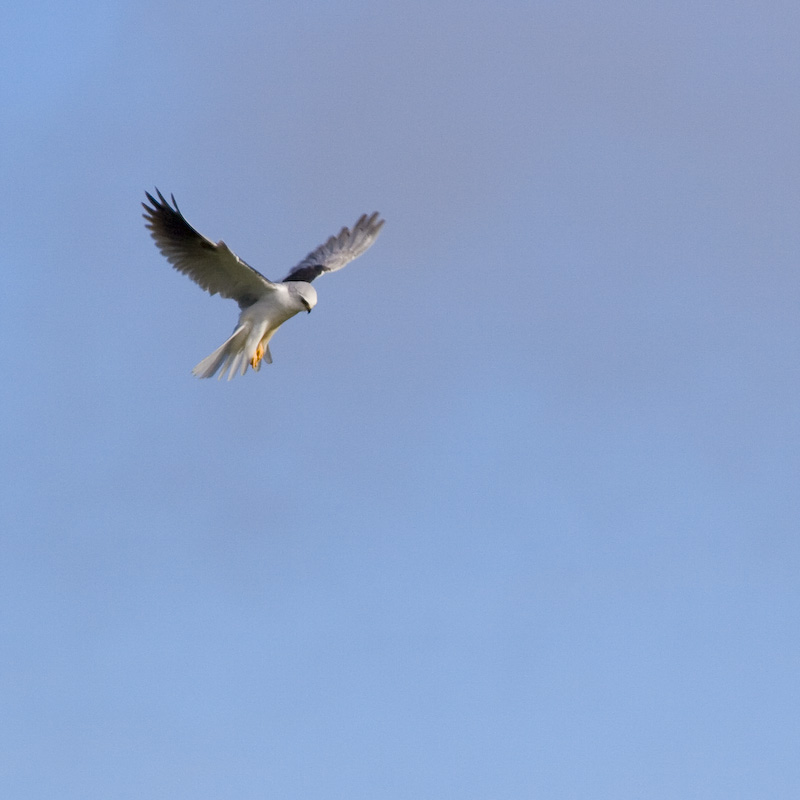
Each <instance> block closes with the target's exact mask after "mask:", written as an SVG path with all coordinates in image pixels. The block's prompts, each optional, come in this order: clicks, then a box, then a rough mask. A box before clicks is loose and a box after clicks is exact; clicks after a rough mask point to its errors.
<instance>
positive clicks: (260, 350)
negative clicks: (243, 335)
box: [250, 342, 264, 369]
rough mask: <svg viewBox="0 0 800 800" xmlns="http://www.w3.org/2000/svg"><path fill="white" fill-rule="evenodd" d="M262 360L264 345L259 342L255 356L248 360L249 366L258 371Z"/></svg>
mask: <svg viewBox="0 0 800 800" xmlns="http://www.w3.org/2000/svg"><path fill="white" fill-rule="evenodd" d="M262 358H264V345H263V344H261V342H259V343H258V347H256V354H255V355H254V356H253V357H252V358H251V359H250V366H251V367H252V368H253V369H258V365H259V364H260V363H261V359H262Z"/></svg>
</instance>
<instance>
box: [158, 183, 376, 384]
mask: <svg viewBox="0 0 800 800" xmlns="http://www.w3.org/2000/svg"><path fill="white" fill-rule="evenodd" d="M156 193H157V194H158V200H156V198H155V197H153V195H151V194H150V193H149V192H145V194H146V195H147V199H148V200H149V201H150V205H149V206H148V205H147V204H146V203H142V207H143V208H144V210H145V213H144V214H143V216H144V218H145V219H146V220H147V222H146V226H147V227H148V228H149V229H150V235H151V236H152V237H153V239H154V240H155V243H156V246H157V247H158V249H159V250H160V251H161V252H162V253H163V255H164V256H165V257H166V259H167V261H169V263H170V264H172V266H173V267H175V269H177V270H178V272H182V273H183V274H184V275H188V276H189V277H190V278H191V279H192V280H193V281H194V282H195V283H196V284H197V285H198V286H200V287H201V288H203V289H205V290H206V291H207V292H209V294H212V295H214V294H219V295H220V297H229V298H231V299H232V300H235V301H236V302H237V303H238V304H239V308H240V309H241V310H242V311H241V314H239V322H238V323H237V324H236V328H235V329H234V331H233V334H232V335H231V337H230V338H229V339H228V340H227V341H226V342H224V343H223V344H222V346H220V347H219V348H218V349H216V350H215V351H214V352H213V353H212V354H211V355H210V356H208V358H204V359H203V360H202V361H201V362H200V363H199V364H198V365H197V366H196V367H195V368H194V369H193V370H192V372H193V373H194V374H195V375H197V377H198V378H210V377H211V376H212V375H214V374H216V372H217V370H219V369H220V367H221V368H222V369H221V371H220V374H219V377H220V378H221V377H222V376H223V375H224V374H225V373H226V372H227V373H228V380H230V379H231V378H232V377H233V376H234V375H235V374H236V373H237V372H241V374H242V375H244V374H245V372H247V365H248V364H249V365H250V366H251V367H252V368H253V369H254V370H256V371H258V370H259V369H260V368H261V361H262V359H263V360H264V361H266V362H267V363H268V364H271V363H272V356H271V355H270V352H269V340H270V339H271V338H272V337H273V335H274V333H275V331H276V330H278V328H279V327H280V326H281V325H282V324H283V323H284V322H286V320H287V319H289V318H290V317H293V316H294V315H295V314H297V313H299V312H300V311H308V312H310V311H311V309H312V308H314V306H315V305H316V304H317V292H316V290H315V289H314V287H313V286H312V285H311V281H313V280H314V278H318V277H319V276H320V275H322V274H323V273H325V272H336V270H337V269H341V268H342V267H343V266H345V265H346V264H349V263H350V262H351V261H352V260H353V259H354V258H358V256H360V255H361V254H362V253H364V252H365V251H366V250H367V249H368V248H369V247H370V246H371V245H372V243H373V242H374V241H375V239H376V238H377V236H378V233H379V232H380V229H381V227H382V226H383V223H384V220H382V219H379V218H378V213H377V212H375V213H374V214H370V216H367V215H366V214H364V215H363V216H361V217H360V218H359V220H358V222H356V224H355V225H354V226H353V230H352V231H351V230H350V229H349V228H342V230H341V231H340V232H339V235H338V236H331V237H330V239H328V241H327V242H325V244H322V245H320V246H319V247H318V248H317V249H316V250H314V251H312V252H311V253H309V254H308V255H307V256H306V257H305V258H304V259H303V260H302V261H301V262H300V263H299V264H298V265H297V266H296V267H295V268H294V269H292V270H291V271H290V272H289V274H288V275H287V276H286V277H285V278H284V279H283V281H281V282H280V283H273V282H272V281H269V280H267V279H266V278H265V277H264V276H263V275H262V274H261V273H260V272H257V271H256V270H254V269H253V268H252V267H251V266H250V265H249V264H246V263H245V262H244V261H242V259H241V258H239V257H238V256H237V255H236V254H235V253H234V252H232V251H231V250H229V249H228V246H227V245H226V244H225V242H222V241H220V242H217V243H216V244H214V242H212V241H211V240H210V239H206V237H205V236H202V235H201V234H199V233H198V232H197V231H196V230H195V229H194V228H193V227H192V226H191V225H190V224H189V223H188V222H187V221H186V220H185V219H184V217H183V214H181V212H180V209H179V208H178V204H177V203H176V202H175V195H172V205H170V204H169V202H167V200H165V199H164V195H162V194H161V192H159V191H158V190H157V189H156Z"/></svg>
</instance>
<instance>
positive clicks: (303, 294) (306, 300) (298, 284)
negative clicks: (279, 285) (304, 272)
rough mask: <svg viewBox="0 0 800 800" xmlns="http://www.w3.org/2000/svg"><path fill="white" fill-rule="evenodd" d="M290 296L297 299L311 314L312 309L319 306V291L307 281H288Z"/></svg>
mask: <svg viewBox="0 0 800 800" xmlns="http://www.w3.org/2000/svg"><path fill="white" fill-rule="evenodd" d="M287 285H288V287H289V294H291V295H293V296H294V297H296V298H297V301H298V302H299V303H300V304H301V305H302V307H303V309H304V310H306V311H308V313H309V314H310V313H311V309H312V308H314V306H315V305H316V304H317V290H316V289H315V288H314V287H313V286H312V285H311V284H310V283H306V282H305V281H288V282H287Z"/></svg>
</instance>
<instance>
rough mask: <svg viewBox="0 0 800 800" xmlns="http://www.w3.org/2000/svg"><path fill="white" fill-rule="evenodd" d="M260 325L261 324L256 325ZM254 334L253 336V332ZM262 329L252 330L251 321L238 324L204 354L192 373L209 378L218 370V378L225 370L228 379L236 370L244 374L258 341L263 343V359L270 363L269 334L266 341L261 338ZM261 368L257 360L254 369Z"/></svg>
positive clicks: (262, 334)
mask: <svg viewBox="0 0 800 800" xmlns="http://www.w3.org/2000/svg"><path fill="white" fill-rule="evenodd" d="M258 327H261V326H258ZM254 333H255V334H256V335H255V336H254V335H253V334H254ZM263 336H264V331H263V330H259V331H253V325H252V323H251V322H249V321H248V322H244V323H243V324H241V325H239V326H238V327H237V328H236V330H235V331H234V332H233V333H232V334H231V336H230V337H229V338H228V339H227V341H225V342H223V344H222V345H221V346H220V347H218V348H217V349H216V350H215V351H214V352H213V353H212V354H211V355H210V356H206V358H204V359H203V360H202V361H201V362H200V363H199V364H198V365H197V366H196V367H195V368H194V369H193V370H192V373H193V374H194V375H196V376H197V377H198V378H211V377H212V376H213V375H215V374H216V373H217V370H220V373H219V379H221V378H222V376H223V375H224V374H225V373H226V372H227V373H228V380H231V378H233V376H234V375H236V373H237V372H239V373H240V374H242V375H244V374H245V372H247V367H248V365H249V364H250V362H251V361H252V359H253V357H254V356H255V354H256V348H257V347H258V344H259V342H261V343H262V344H263V345H264V357H263V358H264V361H266V362H267V364H271V363H272V355H271V354H270V352H269V340H270V339H271V338H272V337H271V336H267V337H265V338H266V341H263V340H262V337H263ZM260 368H261V362H260V361H259V362H258V363H257V364H256V366H255V370H256V371H258V370H259V369H260Z"/></svg>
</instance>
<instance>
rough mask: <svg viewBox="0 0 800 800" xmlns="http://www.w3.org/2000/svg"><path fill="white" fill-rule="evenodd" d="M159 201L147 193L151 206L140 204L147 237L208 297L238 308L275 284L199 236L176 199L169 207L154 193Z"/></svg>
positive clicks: (221, 245)
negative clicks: (217, 297)
mask: <svg viewBox="0 0 800 800" xmlns="http://www.w3.org/2000/svg"><path fill="white" fill-rule="evenodd" d="M156 193H157V194H158V200H156V198H155V197H153V195H151V194H150V193H149V192H146V193H145V194H147V199H148V200H149V201H150V204H151V205H149V206H148V205H147V204H145V203H142V207H143V208H144V210H145V213H144V214H143V215H142V216H143V217H144V218H145V220H147V222H146V223H145V224H146V226H147V227H148V228H149V229H150V235H151V236H152V237H153V239H154V240H155V243H156V246H157V247H158V249H159V250H160V251H161V252H162V253H163V254H164V256H165V257H166V259H167V261H169V263H170V264H172V266H173V267H175V269H176V270H178V272H182V273H183V274H184V275H188V276H189V277H190V278H191V279H192V280H193V281H194V282H195V283H196V284H197V285H198V286H200V287H201V288H203V289H205V290H206V291H207V292H208V293H209V294H212V295H213V294H219V295H220V296H221V297H229V298H231V299H233V300H236V302H237V303H239V306H240V307H241V308H246V307H247V306H249V305H252V304H253V303H255V302H256V300H257V299H258V298H259V297H261V296H262V295H263V294H264V293H265V292H268V291H270V289H271V288H272V287H273V286H274V284H273V283H272V282H270V281H268V280H267V279H266V278H265V277H264V276H263V275H262V274H261V273H260V272H258V271H257V270H254V269H253V268H252V267H251V266H250V265H249V264H247V263H245V262H244V261H242V259H241V258H239V257H238V256H237V255H236V254H235V253H233V252H232V251H231V250H229V249H228V246H227V245H226V244H225V242H217V244H214V242H212V241H211V240H209V239H206V237H205V236H203V235H201V234H200V233H198V232H197V231H196V230H195V229H194V228H193V227H192V226H191V225H190V224H189V223H188V222H187V221H186V219H185V218H184V216H183V214H181V212H180V209H179V208H178V204H177V203H176V202H175V196H174V195H172V205H170V204H169V202H168V201H167V200H166V199H165V198H164V195H162V194H161V192H159V191H158V190H156Z"/></svg>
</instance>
